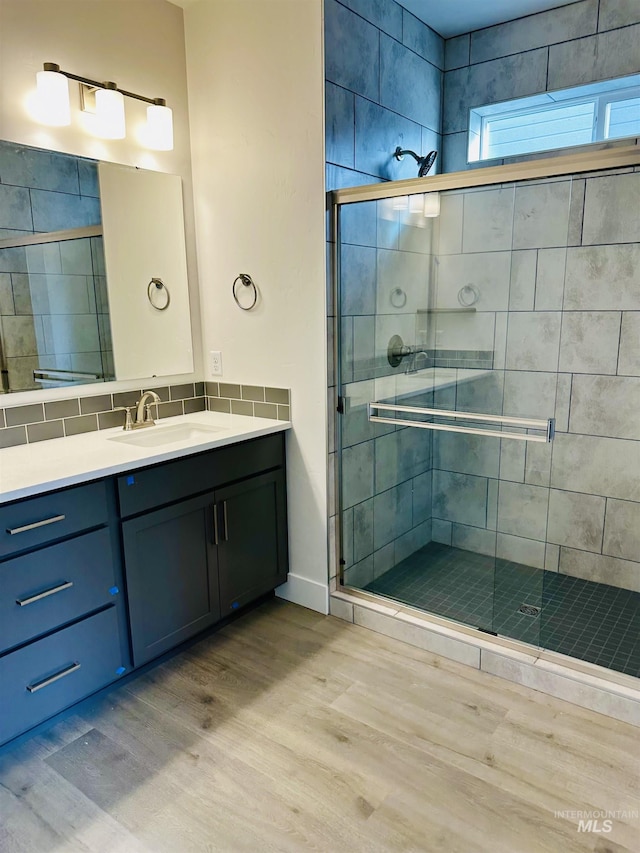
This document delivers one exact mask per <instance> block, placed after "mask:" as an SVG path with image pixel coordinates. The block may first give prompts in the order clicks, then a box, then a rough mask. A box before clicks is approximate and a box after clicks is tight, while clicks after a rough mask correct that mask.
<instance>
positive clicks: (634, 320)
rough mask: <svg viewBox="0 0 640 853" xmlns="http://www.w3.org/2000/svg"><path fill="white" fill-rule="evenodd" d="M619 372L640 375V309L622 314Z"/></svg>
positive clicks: (627, 374)
mask: <svg viewBox="0 0 640 853" xmlns="http://www.w3.org/2000/svg"><path fill="white" fill-rule="evenodd" d="M618 373H620V374H621V375H623V376H624V375H626V376H640V311H625V312H624V313H623V315H622V330H621V334H620V360H619V363H618Z"/></svg>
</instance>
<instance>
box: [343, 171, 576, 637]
mask: <svg viewBox="0 0 640 853" xmlns="http://www.w3.org/2000/svg"><path fill="white" fill-rule="evenodd" d="M553 184H554V185H552V186H548V185H545V184H544V182H537V183H533V184H531V185H526V184H525V185H522V186H521V185H516V184H513V183H512V184H507V185H505V184H502V185H499V186H488V187H481V188H471V189H465V190H455V191H447V192H442V193H439V194H434V193H428V194H420V195H415V196H409V197H407V196H405V197H401V198H394V199H384V200H378V201H367V202H362V203H358V204H353V205H344V206H343V207H342V208H341V212H340V217H341V218H340V228H339V247H338V251H339V259H340V276H339V281H340V286H339V312H340V329H339V338H340V365H339V368H340V395H341V399H342V411H343V414H342V415H341V416H340V418H339V439H340V455H341V477H340V483H341V494H340V497H341V503H342V507H341V509H342V513H341V522H342V545H343V547H342V559H343V581H344V583H345V584H346V585H348V586H353V587H356V588H360V589H365V590H367V591H370V592H375V593H379V594H382V595H385V596H387V597H389V598H391V599H393V600H395V601H398V602H401V603H403V604H407V605H410V606H413V607H418V608H421V609H424V610H427V611H429V612H431V613H435V614H437V615H440V616H444V617H446V618H450V619H455V620H457V621H460V622H463V623H465V624H467V625H471V626H473V627H477V628H480V629H482V630H485V631H490V632H492V633H497V634H503V635H506V636H511V637H515V638H517V639H522V640H525V641H527V642H530V643H533V644H535V645H537V644H538V643H539V630H540V618H539V616H540V609H541V606H542V593H543V570H544V568H545V565H546V564H547V562H548V559H549V556H548V552H549V554H551V555H552V553H553V548H549V546H548V543H547V535H546V532H547V515H548V505H549V485H550V484H549V472H550V458H551V446H552V445H551V441H552V439H553V430H554V417H555V413H556V389H557V385H558V381H559V380H558V377H557V371H558V346H559V315H557V314H555V313H554V311H555V309H554V305H555V308H561V302H560V305H557V304H555V303H553V300H554V299H556V300H557V294H556V293H555V290H556V289H557V287H556V282H555V279H556V278H557V277H560V278H561V277H562V276H563V274H564V266H563V264H564V258H565V256H566V244H567V229H568V226H569V212H570V199H571V182H570V180H564V181H555V182H553ZM434 196H437V198H436V199H434V198H433V197H434ZM549 199H551V202H549ZM434 202H435V203H434ZM550 203H551V207H552V213H553V216H551V217H549V204H550ZM434 211H435V212H437V214H438V215H436V216H434V215H431V214H432V213H433V212H434ZM427 214H428V215H427ZM559 223H560V225H559ZM562 226H563V227H562ZM550 243H552V244H553V245H549V244H550ZM561 247H565V248H561ZM552 309H554V310H552Z"/></svg>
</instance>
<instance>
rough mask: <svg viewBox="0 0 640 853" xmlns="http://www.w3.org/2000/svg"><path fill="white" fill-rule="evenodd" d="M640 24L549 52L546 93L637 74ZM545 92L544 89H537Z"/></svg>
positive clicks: (551, 48) (638, 68)
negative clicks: (547, 90)
mask: <svg viewBox="0 0 640 853" xmlns="http://www.w3.org/2000/svg"><path fill="white" fill-rule="evenodd" d="M639 33H640V24H636V25H635V26H631V27H622V28H621V29H617V30H610V31H609V32H605V33H600V34H599V35H595V36H588V37H587V38H582V39H576V40H575V41H568V42H564V43H563V44H556V45H551V47H550V48H549V75H548V89H549V90H550V91H551V90H553V89H564V88H566V87H569V86H577V85H579V84H580V83H591V82H594V81H596V80H608V79H609V78H611V77H623V76H624V75H625V74H636V73H637V72H638V70H640V59H639V52H638V39H639V38H640V36H639V35H638V34H639ZM540 91H544V86H542V88H541V89H540Z"/></svg>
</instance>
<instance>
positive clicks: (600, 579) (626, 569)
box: [560, 548, 640, 592]
mask: <svg viewBox="0 0 640 853" xmlns="http://www.w3.org/2000/svg"><path fill="white" fill-rule="evenodd" d="M560 571H561V572H562V573H563V574H565V575H571V576H572V577H574V578H582V579H583V580H586V581H595V583H606V584H609V586H617V587H619V588H621V589H632V590H634V591H635V592H640V563H635V562H632V561H631V560H620V559H619V558H618V557H608V556H606V555H604V554H592V553H591V552H589V551H577V550H576V549H574V548H561V549H560Z"/></svg>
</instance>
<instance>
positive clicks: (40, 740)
mask: <svg viewBox="0 0 640 853" xmlns="http://www.w3.org/2000/svg"><path fill="white" fill-rule="evenodd" d="M639 809H640V737H639V734H638V730H637V729H634V728H633V727H632V726H629V725H627V724H625V723H621V722H617V721H615V720H612V719H609V718H607V717H603V716H601V715H599V714H595V713H593V712H590V711H587V710H584V709H582V708H578V707H576V706H574V705H569V704H567V703H565V702H562V701H560V700H557V699H553V698H551V697H548V696H545V695H544V694H541V693H536V692H535V691H531V690H528V689H527V688H524V687H520V686H519V685H516V684H511V683H510V682H508V681H503V680H501V679H498V678H495V677H494V676H491V675H488V674H487V673H483V672H478V671H476V670H473V669H470V668H467V667H464V666H461V665H458V664H456V663H453V662H451V661H447V660H445V659H444V658H439V657H436V656H434V655H431V654H429V653H428V652H423V651H421V650H420V649H416V648H413V647H412V646H407V645H404V644H403V643H400V642H398V641H396V640H392V639H389V638H387V637H383V636H381V635H379V634H375V633H372V632H370V631H367V630H366V629H365V628H360V627H358V626H356V625H351V624H347V623H345V622H341V621H339V620H337V619H334V618H332V617H325V616H321V615H319V614H317V613H313V612H311V611H309V610H305V609H303V608H300V607H296V606H295V605H292V604H287V603H284V602H280V601H275V600H274V601H272V602H268V603H267V604H265V605H263V606H262V607H260V608H258V609H257V610H255V611H253V612H252V613H250V614H248V615H247V616H245V617H244V618H242V619H240V620H238V621H237V622H235V623H234V624H232V625H230V626H227V627H226V628H225V629H223V630H222V631H220V632H219V633H218V634H216V635H214V636H212V637H210V638H208V639H206V640H203V641H201V642H199V643H198V644H196V645H194V646H193V647H191V648H190V649H189V650H188V651H186V652H183V653H181V654H180V655H177V656H176V657H174V658H172V659H171V660H170V661H168V662H166V663H163V664H161V665H159V666H157V667H155V668H154V669H152V670H151V671H149V672H148V673H146V674H144V675H141V676H139V677H138V678H136V679H135V680H132V681H131V682H129V683H128V684H124V685H120V686H119V687H118V688H116V689H114V690H113V691H112V692H111V693H110V694H109V695H108V696H107V697H106V698H101V699H97V700H90V701H88V702H85V703H84V704H83V705H82V706H80V708H79V710H78V712H77V713H74V714H73V715H72V716H70V717H68V718H67V719H65V720H64V721H63V722H61V723H58V724H56V725H54V726H52V727H51V728H50V729H49V730H47V731H46V733H44V734H40V735H38V736H36V737H34V738H32V739H31V740H29V741H27V742H26V743H23V744H18V745H15V746H13V747H10V748H8V749H5V750H4V751H3V752H1V753H0V851H1V853H49V851H56V853H72V851H73V853H75V851H90V853H214V851H215V853H218V851H220V853H236V851H239V853H244V851H247V853H249V851H250V853H263V851H264V853H266V852H267V851H287V853H289V851H291V853H298V851H320V853H343V852H344V853H360V851H362V853H377V852H378V851H380V853H386V852H387V851H394V852H395V851H416V853H417V851H442V853H458V851H459V853H475V851H478V853H480V852H481V851H491V853H560V851H562V853H574V851H576V853H577V851H592V853H624V851H629V853H630V851H634V853H637V851H638V850H640V820H639V819H638V810H639ZM596 810H597V811H598V812H599V811H601V810H606V811H613V812H617V813H623V812H626V813H627V814H626V815H625V814H620V815H619V816H616V817H614V818H613V819H612V828H611V831H610V832H608V833H605V832H602V831H600V832H595V831H579V828H578V820H579V817H578V816H577V815H574V816H568V817H560V816H556V814H555V812H558V811H563V812H578V811H581V812H591V811H596ZM634 813H635V814H634ZM587 817H588V816H587ZM605 827H606V825H603V824H602V818H600V819H599V823H598V827H597V828H599V829H603V828H605ZM591 829H592V830H593V829H594V827H593V825H591Z"/></svg>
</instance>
